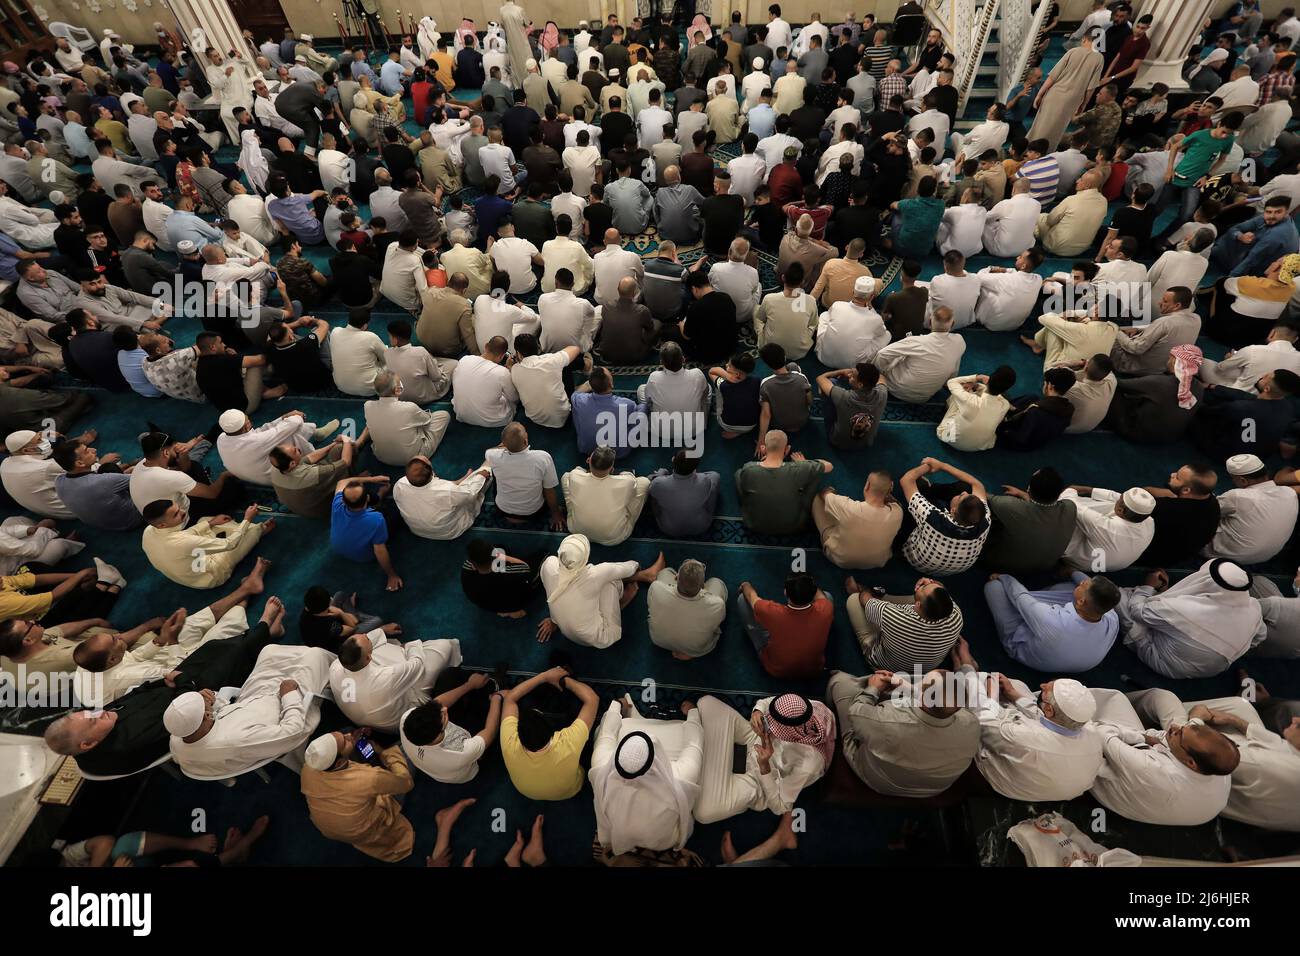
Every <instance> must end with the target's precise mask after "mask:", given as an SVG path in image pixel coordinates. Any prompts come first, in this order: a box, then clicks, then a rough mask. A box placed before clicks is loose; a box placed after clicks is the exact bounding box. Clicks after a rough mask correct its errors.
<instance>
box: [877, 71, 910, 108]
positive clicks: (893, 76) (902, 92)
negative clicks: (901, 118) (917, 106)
mask: <svg viewBox="0 0 1300 956" xmlns="http://www.w3.org/2000/svg"><path fill="white" fill-rule="evenodd" d="M907 91H908V84H907V77H905V76H903V74H902V73H890V74H889V75H888V76H885V77H882V78H881V80H880V82H879V83H878V84H876V92H877V94H878V96H879V103H880V108H881V109H885V108H886V107H888V106H889V101H890V99H891V98H892V97H894V96H901V97H902V98H903V99H907Z"/></svg>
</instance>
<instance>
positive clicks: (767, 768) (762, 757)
mask: <svg viewBox="0 0 1300 956" xmlns="http://www.w3.org/2000/svg"><path fill="white" fill-rule="evenodd" d="M773 752H774V748H773V747H772V736H771V734H769V733H768V732H767V731H766V729H765V730H764V731H763V733H762V734H760V735H759V738H758V743H756V744H754V756H755V757H757V758H758V772H759V773H761V774H768V773H771V772H772V754H773Z"/></svg>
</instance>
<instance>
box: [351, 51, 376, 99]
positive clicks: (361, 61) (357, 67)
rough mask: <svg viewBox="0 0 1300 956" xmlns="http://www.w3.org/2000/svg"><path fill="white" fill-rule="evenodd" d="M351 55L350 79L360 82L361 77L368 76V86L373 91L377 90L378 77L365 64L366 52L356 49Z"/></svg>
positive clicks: (367, 64) (368, 65)
mask: <svg viewBox="0 0 1300 956" xmlns="http://www.w3.org/2000/svg"><path fill="white" fill-rule="evenodd" d="M352 55H353V60H352V79H354V80H356V81H357V82H360V81H361V78H362V77H363V76H368V77H370V85H371V86H373V87H374V88H375V89H379V77H377V76H376V75H375V71H374V70H372V69H371V68H370V64H369V63H367V62H366V51H365V50H362V49H357V50H356V51H355V52H354V53H353V54H352Z"/></svg>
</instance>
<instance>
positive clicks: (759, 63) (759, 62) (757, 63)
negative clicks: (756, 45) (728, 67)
mask: <svg viewBox="0 0 1300 956" xmlns="http://www.w3.org/2000/svg"><path fill="white" fill-rule="evenodd" d="M750 66H752V67H753V68H754V69H756V70H761V69H762V68H763V58H762V57H761V56H756V57H754V62H753V63H751V64H750Z"/></svg>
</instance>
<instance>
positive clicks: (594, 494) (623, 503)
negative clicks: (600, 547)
mask: <svg viewBox="0 0 1300 956" xmlns="http://www.w3.org/2000/svg"><path fill="white" fill-rule="evenodd" d="M561 484H562V485H563V487H564V502H565V504H566V506H567V507H568V510H569V532H570V533H571V534H585V535H586V536H587V537H588V538H589V539H591V541H592V543H593V544H621V543H622V542H624V541H626V540H627V539H628V536H630V535H631V534H632V526H633V525H635V524H636V519H637V518H639V517H640V516H641V509H642V508H643V507H645V499H646V494H647V493H648V492H649V491H650V479H649V478H638V477H637V476H635V475H633V474H632V473H631V472H630V471H625V472H623V473H621V474H611V475H606V476H605V477H603V478H597V477H596V476H595V475H593V474H591V473H590V472H589V471H587V470H586V469H585V468H575V469H573V471H570V472H568V473H566V474H565V475H564V477H563V478H562V479H561Z"/></svg>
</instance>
